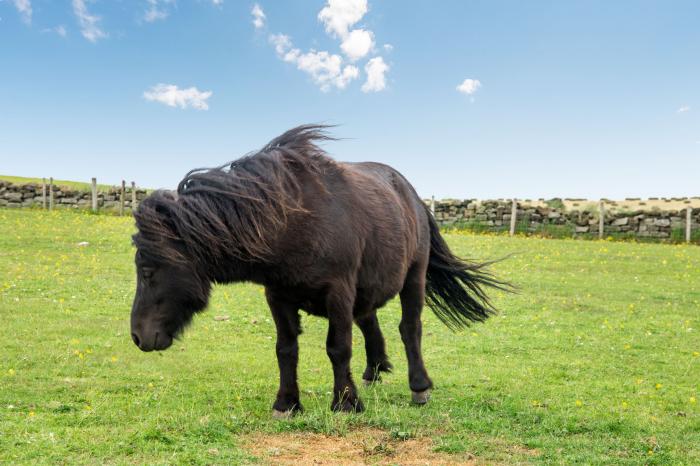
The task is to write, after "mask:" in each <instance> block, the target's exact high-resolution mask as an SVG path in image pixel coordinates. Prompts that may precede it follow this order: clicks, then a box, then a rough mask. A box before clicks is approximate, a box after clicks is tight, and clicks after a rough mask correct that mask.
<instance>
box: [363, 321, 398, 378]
mask: <svg viewBox="0 0 700 466" xmlns="http://www.w3.org/2000/svg"><path fill="white" fill-rule="evenodd" d="M355 322H356V323H357V326H358V327H360V330H362V335H363V336H364V337H365V352H366V353H367V368H366V369H365V372H364V374H362V380H363V382H364V383H365V385H369V384H372V383H374V382H378V381H380V380H381V376H380V372H391V367H392V366H391V363H390V362H389V358H388V356H387V355H386V346H385V343H384V335H382V330H381V329H380V328H379V320H377V310H376V309H373V310H372V311H371V312H370V313H369V314H368V315H365V316H363V317H361V318H359V319H357V320H356V321H355Z"/></svg>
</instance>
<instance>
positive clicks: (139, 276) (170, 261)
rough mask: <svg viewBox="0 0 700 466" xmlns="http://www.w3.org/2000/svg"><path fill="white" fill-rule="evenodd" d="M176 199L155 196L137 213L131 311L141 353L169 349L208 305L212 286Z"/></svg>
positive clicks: (159, 193) (164, 193)
mask: <svg viewBox="0 0 700 466" xmlns="http://www.w3.org/2000/svg"><path fill="white" fill-rule="evenodd" d="M179 208H180V207H179V206H178V202H177V199H176V197H175V195H174V194H172V193H170V192H167V191H156V192H155V193H153V194H152V195H151V196H149V197H148V198H147V199H144V201H143V202H142V203H141V204H140V205H139V207H138V209H137V210H136V212H135V213H134V218H135V219H136V227H137V228H138V233H136V234H135V235H134V236H133V241H134V244H135V246H136V295H135V296H134V303H133V306H132V308H131V337H132V339H133V340H134V343H135V344H136V346H138V347H139V348H140V349H141V350H142V351H153V350H164V349H167V348H168V347H170V345H172V342H173V338H175V337H176V336H178V335H179V334H180V333H181V332H182V330H183V329H184V328H185V326H186V325H187V324H188V323H189V322H190V321H191V320H192V316H193V315H194V314H195V313H196V312H198V311H201V310H203V309H204V308H205V307H206V306H207V302H208V299H209V291H210V289H211V284H210V281H209V279H208V278H207V277H206V275H205V274H204V273H203V271H202V270H200V267H198V265H197V264H198V261H197V260H196V258H195V257H190V256H191V255H192V254H191V251H190V250H189V249H188V247H186V244H185V242H184V241H183V238H182V236H181V234H180V231H179V230H180V229H179V227H178V224H179V223H180V220H181V219H180V218H179V212H178V209H179Z"/></svg>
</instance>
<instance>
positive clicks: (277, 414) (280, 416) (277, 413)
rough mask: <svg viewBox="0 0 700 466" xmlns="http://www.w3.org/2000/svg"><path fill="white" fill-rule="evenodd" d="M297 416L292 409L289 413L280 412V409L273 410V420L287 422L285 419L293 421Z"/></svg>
mask: <svg viewBox="0 0 700 466" xmlns="http://www.w3.org/2000/svg"><path fill="white" fill-rule="evenodd" d="M294 414H295V411H294V410H292V409H288V410H287V411H280V410H278V409H273V410H272V419H279V420H285V419H291V418H292V417H293V416H294Z"/></svg>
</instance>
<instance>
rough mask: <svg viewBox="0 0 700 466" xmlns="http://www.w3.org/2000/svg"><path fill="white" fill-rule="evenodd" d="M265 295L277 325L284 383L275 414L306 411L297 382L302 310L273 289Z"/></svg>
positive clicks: (281, 383) (280, 368)
mask: <svg viewBox="0 0 700 466" xmlns="http://www.w3.org/2000/svg"><path fill="white" fill-rule="evenodd" d="M265 294H266V297H267V302H268V304H269V306H270V310H271V311H272V317H273V318H274V320H275V326H276V327H277V345H276V351H277V364H278V365H279V370H280V386H279V390H278V391H277V398H276V399H275V403H274V404H273V405H272V416H273V417H275V418H287V417H290V416H292V415H293V414H294V413H296V412H298V411H302V410H303V408H302V406H301V402H300V401H299V386H298V384H297V363H298V360H299V344H298V336H299V334H300V333H301V322H300V321H299V309H298V308H297V306H295V305H292V304H290V303H287V302H285V301H284V300H280V299H278V298H276V297H275V296H274V294H273V293H272V292H271V291H270V290H266V293H265Z"/></svg>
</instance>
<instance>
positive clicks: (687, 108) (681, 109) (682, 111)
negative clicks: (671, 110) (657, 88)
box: [676, 105, 690, 113]
mask: <svg viewBox="0 0 700 466" xmlns="http://www.w3.org/2000/svg"><path fill="white" fill-rule="evenodd" d="M689 111H690V105H683V106H682V107H681V108H679V109H678V110H676V113H685V112H689Z"/></svg>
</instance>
